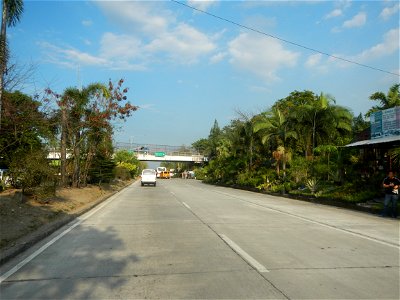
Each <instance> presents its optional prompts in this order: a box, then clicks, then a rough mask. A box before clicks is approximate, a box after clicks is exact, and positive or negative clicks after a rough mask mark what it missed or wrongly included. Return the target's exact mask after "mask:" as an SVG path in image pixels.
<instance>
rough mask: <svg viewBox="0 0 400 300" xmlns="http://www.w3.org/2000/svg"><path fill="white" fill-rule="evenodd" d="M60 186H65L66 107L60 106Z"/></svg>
mask: <svg viewBox="0 0 400 300" xmlns="http://www.w3.org/2000/svg"><path fill="white" fill-rule="evenodd" d="M60 146H61V149H60V154H61V157H60V160H61V170H60V172H61V186H63V187H65V186H67V109H66V107H65V105H63V106H61V145H60Z"/></svg>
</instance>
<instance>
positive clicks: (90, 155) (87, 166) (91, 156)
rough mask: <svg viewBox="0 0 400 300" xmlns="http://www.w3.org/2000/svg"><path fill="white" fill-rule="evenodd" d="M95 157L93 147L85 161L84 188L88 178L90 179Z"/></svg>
mask: <svg viewBox="0 0 400 300" xmlns="http://www.w3.org/2000/svg"><path fill="white" fill-rule="evenodd" d="M93 156H94V149H93V147H89V151H88V154H87V157H86V160H85V166H84V169H83V172H82V173H83V174H82V184H83V186H86V185H87V177H88V174H89V168H90V165H91V163H92V159H93Z"/></svg>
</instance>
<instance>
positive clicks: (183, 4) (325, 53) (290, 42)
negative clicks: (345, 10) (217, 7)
mask: <svg viewBox="0 0 400 300" xmlns="http://www.w3.org/2000/svg"><path fill="white" fill-rule="evenodd" d="M170 1H171V2H174V3H176V4H180V5H182V6H185V7H187V8H190V9H192V10H195V11H198V12H200V13H203V14H206V15H208V16H211V17H213V18H216V19H219V20H222V21H224V22H227V23H230V24H233V25H235V26H238V27H241V28H244V29H247V30H249V31H252V32H256V33H259V34H261V35H264V36H267V37H270V38H273V39H277V40H279V41H282V42H284V43H287V44H291V45H293V46H296V47H300V48H303V49H306V50H309V51H312V52H315V53H319V54H322V55H325V56H327V57H331V58H334V59H337V60H341V61H344V62H347V63H350V64H354V65H358V66H361V67H364V68H368V69H372V70H375V71H379V72H383V73H387V74H390V75H395V76H399V77H400V74H397V73H394V72H391V71H387V70H383V69H380V68H377V67H373V66H370V65H366V64H363V63H359V62H357V61H354V60H350V59H347V58H343V57H340V56H336V55H333V54H330V53H327V52H324V51H321V50H318V49H315V48H311V47H308V46H304V45H302V44H299V43H296V42H292V41H289V40H286V39H284V38H281V37H279V36H276V35H273V34H270V33H267V32H264V31H261V30H258V29H255V28H252V27H249V26H246V25H243V24H240V23H238V22H235V21H232V20H229V19H226V18H224V17H221V16H218V15H215V14H212V13H210V12H207V11H205V10H201V9H199V8H196V7H193V6H191V5H189V4H186V3H183V2H181V1H178V0H170Z"/></svg>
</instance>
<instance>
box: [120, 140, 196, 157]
mask: <svg viewBox="0 0 400 300" xmlns="http://www.w3.org/2000/svg"><path fill="white" fill-rule="evenodd" d="M114 149H116V150H128V151H132V152H136V153H148V154H153V153H160V152H163V153H165V155H171V156H194V155H202V153H200V152H199V151H197V150H196V149H194V148H192V147H186V146H170V145H156V144H141V143H124V142H116V143H115V144H114Z"/></svg>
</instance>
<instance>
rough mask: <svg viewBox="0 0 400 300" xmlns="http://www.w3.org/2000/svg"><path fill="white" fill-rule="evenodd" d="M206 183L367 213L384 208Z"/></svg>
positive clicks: (376, 211)
mask: <svg viewBox="0 0 400 300" xmlns="http://www.w3.org/2000/svg"><path fill="white" fill-rule="evenodd" d="M205 183H206V184H210V185H215V186H221V187H228V188H233V189H237V190H243V191H248V192H253V193H258V194H264V195H271V196H276V197H281V198H285V199H291V200H296V201H302V202H309V203H313V204H321V205H326V206H332V207H339V208H344V209H348V210H353V211H360V212H365V213H369V214H372V215H379V214H380V213H381V211H382V209H377V208H373V207H365V206H360V205H357V204H356V203H348V202H344V201H338V200H334V199H327V198H325V199H324V198H321V199H318V198H313V197H307V196H301V195H291V194H281V193H270V192H265V191H259V190H258V189H256V188H252V187H245V186H238V185H227V184H217V183H208V182H205Z"/></svg>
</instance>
